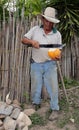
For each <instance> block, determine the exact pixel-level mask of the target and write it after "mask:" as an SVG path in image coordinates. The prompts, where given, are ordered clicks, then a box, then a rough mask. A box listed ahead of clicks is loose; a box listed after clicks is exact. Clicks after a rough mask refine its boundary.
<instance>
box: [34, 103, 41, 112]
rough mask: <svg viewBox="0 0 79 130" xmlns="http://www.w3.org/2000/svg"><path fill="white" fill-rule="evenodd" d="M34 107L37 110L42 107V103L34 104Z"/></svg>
mask: <svg viewBox="0 0 79 130" xmlns="http://www.w3.org/2000/svg"><path fill="white" fill-rule="evenodd" d="M32 106H33V108H34V109H35V110H36V111H37V110H38V109H39V108H41V105H40V104H33V105H32Z"/></svg>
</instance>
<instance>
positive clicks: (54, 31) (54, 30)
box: [40, 25, 57, 33]
mask: <svg viewBox="0 0 79 130" xmlns="http://www.w3.org/2000/svg"><path fill="white" fill-rule="evenodd" d="M40 28H43V25H41V26H40ZM52 32H53V33H56V32H57V29H56V28H55V27H53V28H52Z"/></svg>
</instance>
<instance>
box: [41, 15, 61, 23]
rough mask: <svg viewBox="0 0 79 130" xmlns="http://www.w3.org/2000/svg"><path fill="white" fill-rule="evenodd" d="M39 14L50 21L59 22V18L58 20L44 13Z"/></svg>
mask: <svg viewBox="0 0 79 130" xmlns="http://www.w3.org/2000/svg"><path fill="white" fill-rule="evenodd" d="M41 16H42V17H44V18H45V19H47V20H48V21H49V22H52V23H59V22H60V20H58V19H56V18H51V17H48V16H46V15H42V14H41Z"/></svg>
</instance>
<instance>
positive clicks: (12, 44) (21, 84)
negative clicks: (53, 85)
mask: <svg viewBox="0 0 79 130" xmlns="http://www.w3.org/2000/svg"><path fill="white" fill-rule="evenodd" d="M2 23H3V25H2V24H1V22H0V29H1V31H0V89H2V88H3V89H2V90H1V91H2V93H1V94H2V100H5V96H6V94H7V93H8V92H9V91H10V97H11V99H15V98H17V99H18V100H19V101H20V102H28V96H29V93H30V70H29V68H30V55H31V48H27V46H25V45H22V44H21V39H22V37H23V35H24V34H25V33H26V32H27V31H28V30H29V28H30V27H32V26H34V25H36V24H38V23H39V22H38V20H35V19H34V20H33V22H30V20H29V19H28V18H27V19H25V18H24V17H22V18H21V20H19V19H15V17H11V16H10V19H9V21H8V23H6V22H5V12H4V20H3V22H2ZM72 50H73V52H74V46H73V43H72ZM78 50H79V49H78ZM77 56H78V55H77ZM77 58H79V57H77ZM75 62H76V57H75V53H73V59H71V51H70V48H68V47H67V48H65V49H64V51H63V53H62V60H61V69H62V74H63V76H67V77H68V78H71V77H73V76H74V75H75V67H76V65H75ZM71 65H72V67H71ZM77 69H78V67H77ZM72 71H73V73H72V75H71V72H72ZM78 78H79V77H78Z"/></svg>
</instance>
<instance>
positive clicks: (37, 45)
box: [32, 40, 39, 49]
mask: <svg viewBox="0 0 79 130" xmlns="http://www.w3.org/2000/svg"><path fill="white" fill-rule="evenodd" d="M32 46H33V47H35V48H37V49H39V42H37V41H34V40H32Z"/></svg>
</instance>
